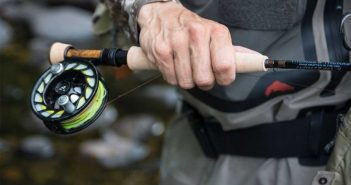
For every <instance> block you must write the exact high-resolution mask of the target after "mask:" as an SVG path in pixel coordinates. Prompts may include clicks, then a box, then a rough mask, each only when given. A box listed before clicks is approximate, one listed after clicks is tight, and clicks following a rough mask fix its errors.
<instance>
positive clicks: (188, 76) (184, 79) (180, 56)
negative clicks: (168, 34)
mask: <svg viewBox="0 0 351 185" xmlns="http://www.w3.org/2000/svg"><path fill="white" fill-rule="evenodd" d="M188 45H189V41H188V37H187V34H184V32H183V31H176V32H174V33H173V36H172V47H173V49H174V50H173V59H174V69H175V74H176V78H177V82H178V85H179V86H180V87H181V88H183V89H191V88H193V87H194V82H193V78H192V68H191V64H190V52H189V49H188V47H187V46H188Z"/></svg>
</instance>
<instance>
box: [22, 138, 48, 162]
mask: <svg viewBox="0 0 351 185" xmlns="http://www.w3.org/2000/svg"><path fill="white" fill-rule="evenodd" d="M20 151H21V152H22V153H23V154H25V155H26V156H28V157H30V158H37V159H47V158H50V157H52V156H53V155H54V153H55V152H54V147H53V146H52V143H51V141H50V140H49V139H48V138H46V137H44V136H40V135H37V136H30V137H27V138H25V139H24V140H23V141H22V143H21V148H20Z"/></svg>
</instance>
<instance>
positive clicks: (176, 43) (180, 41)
mask: <svg viewBox="0 0 351 185" xmlns="http://www.w3.org/2000/svg"><path fill="white" fill-rule="evenodd" d="M184 36H185V35H176V36H173V37H172V46H173V47H174V48H182V47H184V45H185V44H186V40H185V37H184Z"/></svg>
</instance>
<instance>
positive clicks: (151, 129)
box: [114, 114, 165, 142]
mask: <svg viewBox="0 0 351 185" xmlns="http://www.w3.org/2000/svg"><path fill="white" fill-rule="evenodd" d="M114 128H115V130H116V131H117V132H118V133H119V134H121V135H123V136H126V137H128V138H131V139H134V140H136V141H138V142H143V141H146V140H147V139H149V138H150V137H151V136H159V135H161V134H163V132H164V130H165V126H164V123H162V122H161V121H160V120H159V119H157V118H156V117H154V116H151V115H148V114H140V115H133V116H128V117H125V118H123V119H120V120H119V121H118V122H117V124H116V125H115V126H114Z"/></svg>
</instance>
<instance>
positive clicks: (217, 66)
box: [213, 61, 233, 74]
mask: <svg viewBox="0 0 351 185" xmlns="http://www.w3.org/2000/svg"><path fill="white" fill-rule="evenodd" d="M232 67H233V65H231V63H230V62H224V61H222V62H215V63H214V64H213V71H214V72H215V73H217V74H220V73H226V72H228V71H230V70H231V68H232Z"/></svg>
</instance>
